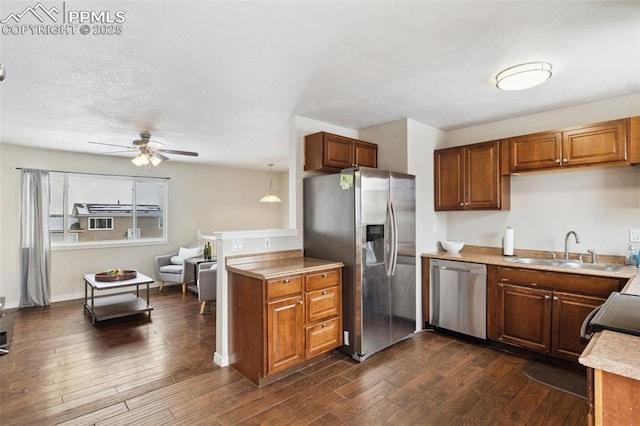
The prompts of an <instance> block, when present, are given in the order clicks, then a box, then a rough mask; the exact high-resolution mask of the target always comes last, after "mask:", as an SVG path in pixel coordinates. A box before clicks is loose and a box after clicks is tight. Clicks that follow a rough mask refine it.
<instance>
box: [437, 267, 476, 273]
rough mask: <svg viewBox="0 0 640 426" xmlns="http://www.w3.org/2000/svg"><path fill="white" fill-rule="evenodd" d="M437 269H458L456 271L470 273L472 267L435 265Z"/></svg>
mask: <svg viewBox="0 0 640 426" xmlns="http://www.w3.org/2000/svg"><path fill="white" fill-rule="evenodd" d="M434 268H435V269H442V270H447V271H456V272H467V273H470V272H471V269H463V268H453V267H451V266H434Z"/></svg>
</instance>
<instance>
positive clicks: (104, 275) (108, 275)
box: [96, 269, 138, 282]
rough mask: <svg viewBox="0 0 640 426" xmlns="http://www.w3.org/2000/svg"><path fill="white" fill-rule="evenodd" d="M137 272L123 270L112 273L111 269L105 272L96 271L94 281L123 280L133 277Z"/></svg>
mask: <svg viewBox="0 0 640 426" xmlns="http://www.w3.org/2000/svg"><path fill="white" fill-rule="evenodd" d="M137 275H138V273H137V272H136V271H134V270H127V269H125V270H123V271H122V274H119V275H114V274H113V273H112V272H111V271H107V272H98V273H97V274H96V281H106V282H111V281H125V280H132V279H134V278H135V277H136V276H137Z"/></svg>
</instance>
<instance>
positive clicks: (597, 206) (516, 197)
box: [443, 94, 640, 255]
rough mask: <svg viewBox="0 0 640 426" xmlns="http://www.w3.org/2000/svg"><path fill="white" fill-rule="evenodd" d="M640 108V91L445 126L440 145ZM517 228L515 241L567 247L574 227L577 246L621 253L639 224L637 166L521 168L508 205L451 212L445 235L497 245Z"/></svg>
mask: <svg viewBox="0 0 640 426" xmlns="http://www.w3.org/2000/svg"><path fill="white" fill-rule="evenodd" d="M637 115H640V95H637V94H636V95H630V96H623V97H619V98H613V99H607V100H604V101H600V102H593V103H589V104H585V105H578V106H574V107H570V108H564V109H559V110H554V111H547V112H544V113H539V114H533V115H529V116H525V117H518V118H514V119H510V120H503V121H500V122H495V123H489V124H485V125H480V126H474V127H470V128H466V129H460V130H455V131H450V132H447V134H446V141H445V143H444V144H443V146H457V145H464V144H468V143H473V142H482V141H486V140H493V139H500V138H504V137H509V136H515V135H522V134H527V133H534V132H540V131H544V130H553V129H561V128H563V127H569V126H574V125H581V124H587V123H593V122H598V121H606V120H611V119H616V118H623V117H630V116H637ZM507 225H509V226H511V227H513V228H514V230H515V248H516V249H518V248H526V249H536V250H555V251H561V250H564V236H565V234H566V233H567V232H568V231H570V230H574V231H576V232H577V233H578V234H579V235H580V238H581V244H580V245H578V246H576V245H575V243H573V242H572V243H571V244H570V251H572V252H586V251H587V249H589V248H592V249H595V250H596V252H598V253H601V254H611V255H624V254H625V249H626V246H627V243H628V238H629V229H630V228H634V229H640V166H634V167H625V168H605V169H576V170H573V171H559V172H544V173H536V174H522V175H520V176H512V177H511V210H510V211H507V212H495V211H493V212H450V213H448V214H447V238H448V239H451V240H464V241H466V242H467V244H474V245H486V246H495V247H499V246H500V238H501V237H502V234H503V232H504V228H505V227H506V226H507Z"/></svg>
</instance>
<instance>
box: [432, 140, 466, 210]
mask: <svg viewBox="0 0 640 426" xmlns="http://www.w3.org/2000/svg"><path fill="white" fill-rule="evenodd" d="M433 166H434V172H435V176H434V183H435V188H434V198H435V200H434V208H435V210H436V211H439V210H464V203H465V193H464V182H465V175H464V173H465V171H464V167H465V161H464V149H463V148H460V147H458V148H447V149H439V150H436V151H434V157H433Z"/></svg>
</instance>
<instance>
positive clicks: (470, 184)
mask: <svg viewBox="0 0 640 426" xmlns="http://www.w3.org/2000/svg"><path fill="white" fill-rule="evenodd" d="M466 150H467V152H466V158H465V162H466V165H465V170H466V176H465V177H466V182H465V186H466V188H468V189H467V191H466V198H467V199H466V201H465V206H466V208H468V209H498V208H500V201H501V200H500V198H501V197H500V179H501V177H500V144H499V142H498V141H493V142H485V143H478V144H473V145H469V146H468V147H466Z"/></svg>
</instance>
